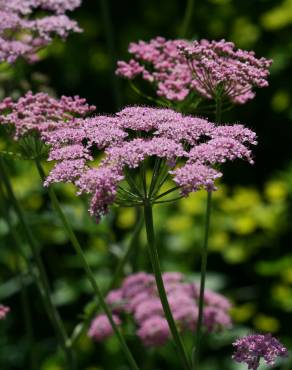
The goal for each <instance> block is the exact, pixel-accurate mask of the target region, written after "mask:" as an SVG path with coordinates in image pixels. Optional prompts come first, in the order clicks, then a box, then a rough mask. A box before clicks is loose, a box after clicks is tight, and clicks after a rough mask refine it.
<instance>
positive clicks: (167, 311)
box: [144, 199, 190, 370]
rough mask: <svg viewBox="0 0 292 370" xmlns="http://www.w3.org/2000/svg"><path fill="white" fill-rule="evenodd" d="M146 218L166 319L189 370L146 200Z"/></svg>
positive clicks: (148, 204)
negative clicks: (162, 272) (173, 314)
mask: <svg viewBox="0 0 292 370" xmlns="http://www.w3.org/2000/svg"><path fill="white" fill-rule="evenodd" d="M144 218H145V226H146V233H147V240H148V250H149V255H150V260H151V264H152V268H153V271H154V275H155V280H156V285H157V289H158V294H159V297H160V300H161V304H162V307H163V310H164V314H165V317H166V319H167V322H168V325H169V329H170V331H171V334H172V336H173V339H174V342H175V345H176V347H177V351H178V353H179V356H180V358H181V361H182V364H183V367H184V369H185V370H189V369H190V361H189V359H188V356H187V354H186V351H185V348H184V345H183V342H182V339H181V337H180V335H179V332H178V330H177V327H176V324H175V321H174V319H173V316H172V313H171V309H170V306H169V303H168V299H167V295H166V291H165V288H164V283H163V279H162V274H161V267H160V262H159V256H158V252H157V248H156V244H155V235H154V226H153V215H152V205H151V203H150V202H149V200H147V199H145V203H144Z"/></svg>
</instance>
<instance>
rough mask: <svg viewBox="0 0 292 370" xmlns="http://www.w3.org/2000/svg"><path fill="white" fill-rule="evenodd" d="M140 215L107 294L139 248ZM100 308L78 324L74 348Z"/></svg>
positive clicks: (92, 310) (72, 337)
mask: <svg viewBox="0 0 292 370" xmlns="http://www.w3.org/2000/svg"><path fill="white" fill-rule="evenodd" d="M138 213H139V218H138V222H137V224H136V227H135V229H134V231H133V234H132V238H131V240H130V243H129V245H128V247H127V250H126V252H125V254H124V256H123V257H122V259H121V260H120V261H119V263H118V266H117V268H116V270H115V272H114V276H113V278H112V280H111V282H110V284H109V286H108V288H107V289H106V292H109V291H110V290H111V289H113V288H114V287H115V286H116V283H117V281H118V280H119V279H120V277H121V275H122V272H123V269H124V267H125V265H126V263H127V262H128V261H129V258H130V256H131V255H132V254H133V252H134V251H135V250H136V248H137V245H136V244H137V239H138V236H139V234H140V231H141V229H142V226H143V217H142V215H141V214H140V212H138ZM98 307H99V304H98V302H96V303H95V305H94V306H93V307H92V309H91V314H89V315H88V317H87V318H86V319H85V320H84V321H83V322H82V324H78V325H77V326H76V328H75V329H74V330H73V334H72V336H71V340H72V346H74V345H75V344H76V343H77V342H78V340H79V338H80V337H81V335H82V334H83V333H84V332H85V330H86V328H87V327H88V325H89V323H90V321H91V320H92V317H93V314H94V313H95V312H96V310H97V309H98Z"/></svg>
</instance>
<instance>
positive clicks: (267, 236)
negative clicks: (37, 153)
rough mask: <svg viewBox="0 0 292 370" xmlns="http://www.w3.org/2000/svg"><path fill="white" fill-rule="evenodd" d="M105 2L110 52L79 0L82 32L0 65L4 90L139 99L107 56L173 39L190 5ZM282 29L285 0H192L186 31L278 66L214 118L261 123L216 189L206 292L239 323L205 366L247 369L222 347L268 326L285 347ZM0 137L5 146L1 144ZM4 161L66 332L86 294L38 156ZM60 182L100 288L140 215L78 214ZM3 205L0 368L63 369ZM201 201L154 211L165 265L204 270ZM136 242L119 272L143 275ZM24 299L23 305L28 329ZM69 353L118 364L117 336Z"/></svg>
mask: <svg viewBox="0 0 292 370" xmlns="http://www.w3.org/2000/svg"><path fill="white" fill-rule="evenodd" d="M107 4H108V7H109V11H110V15H111V19H112V23H113V39H114V43H115V51H114V55H113V54H112V53H111V50H110V49H109V48H108V44H107V37H106V30H105V22H104V18H103V14H102V9H101V7H100V2H98V1H92V0H84V2H83V6H82V7H81V8H80V9H78V10H77V11H76V12H75V13H74V17H75V18H76V19H78V21H79V22H80V25H81V26H82V28H83V29H84V32H83V33H82V34H78V35H72V36H71V37H70V38H69V39H68V41H66V42H65V43H63V42H61V41H58V40H56V41H55V42H54V43H53V44H52V45H51V46H50V47H49V48H47V49H46V50H45V51H42V52H41V55H42V60H41V61H40V62H39V63H37V64H36V65H33V66H28V65H26V64H25V63H23V62H18V63H17V64H16V65H15V66H13V67H9V66H6V65H2V66H0V81H1V84H0V94H1V95H2V96H4V95H7V94H10V95H13V96H15V97H17V96H19V94H21V93H22V92H23V91H26V90H27V89H30V88H31V89H33V90H35V91H36V90H43V91H49V92H52V93H55V94H56V95H61V94H66V95H75V94H78V95H80V96H83V97H85V98H87V99H88V100H89V102H90V103H92V104H95V105H96V106H97V110H98V112H114V111H115V110H116V109H118V108H119V107H121V106H124V105H128V104H147V102H146V101H143V100H141V98H140V97H139V96H137V95H135V93H134V92H133V91H132V90H131V88H130V87H129V85H128V83H127V82H126V81H123V80H118V79H117V78H116V77H115V75H114V68H115V60H116V59H117V58H118V59H127V58H128V56H127V46H128V44H129V42H131V41H137V40H140V39H143V40H148V39H150V38H152V37H155V36H158V35H160V36H165V37H167V38H176V37H178V36H179V34H180V31H181V25H182V19H183V16H184V11H185V6H186V2H185V1H181V0H147V1H146V0H139V1H137V0H136V1H134V0H128V1H124V2H118V1H114V0H111V1H107ZM291 25H292V1H291V0H275V1H273V0H245V1H241V0H204V1H200V0H196V1H195V5H194V13H193V16H192V20H191V25H190V28H189V31H188V35H187V36H188V37H189V38H193V39H196V38H208V39H220V38H225V39H227V40H232V41H234V42H235V43H236V45H237V46H238V47H241V48H246V49H253V50H255V51H256V54H257V55H258V56H265V57H268V58H272V59H273V60H274V63H273V66H272V70H271V78H270V87H269V88H267V89H263V90H260V91H258V92H257V96H256V98H255V99H254V100H253V101H252V102H250V103H248V104H246V105H244V106H237V107H235V108H234V109H233V111H232V112H230V113H228V114H226V115H225V116H224V119H223V121H225V122H242V123H244V124H246V125H248V126H249V127H251V128H253V129H254V130H256V132H257V133H258V136H259V145H258V147H257V148H256V151H255V158H256V164H255V165H254V166H253V167H250V166H248V165H246V164H242V163H233V164H231V165H227V166H225V168H224V174H225V176H224V180H223V183H221V184H219V190H218V192H216V195H215V201H214V206H213V217H212V230H211V240H210V258H209V274H208V279H207V280H208V285H209V286H210V287H211V288H213V289H215V290H219V291H221V292H222V293H224V294H226V295H227V296H228V297H229V298H230V299H231V300H232V302H233V303H234V308H233V311H232V315H233V319H234V323H235V328H234V329H233V330H231V331H230V332H228V333H225V334H222V335H214V336H213V337H211V338H209V339H208V340H206V349H205V353H204V361H203V366H202V370H217V369H223V368H224V369H226V370H235V369H238V370H239V369H242V367H240V366H239V365H235V364H233V363H232V361H231V360H230V355H231V353H232V348H231V345H230V343H231V341H232V340H233V339H234V338H235V337H236V336H237V335H239V334H242V333H246V332H253V331H260V332H261V331H264V332H265V331H270V332H272V333H274V334H275V335H276V336H278V337H280V338H281V340H282V341H283V342H284V343H285V344H286V345H287V346H288V347H289V348H290V349H291V348H292V338H291V325H292V319H291V316H292V252H291V234H292V229H291V216H292V214H291V200H292V156H291V150H292V149H291V143H292V122H291V120H292V107H291V99H292V96H291V84H292V64H291V59H292V38H291ZM115 87H116V88H115ZM0 145H1V148H4V147H5V148H6V149H7V142H4V139H3V138H2V139H1V141H0ZM9 145H10V144H9ZM8 161H9V165H10V166H9V169H10V173H11V176H12V177H13V185H14V188H15V191H16V193H17V196H18V198H19V199H20V200H21V203H22V205H23V207H24V209H25V212H26V217H27V219H28V221H29V223H30V224H31V226H32V228H33V230H34V232H35V235H36V239H37V241H38V244H39V246H40V248H41V251H42V255H43V257H44V260H45V264H46V268H47V270H48V271H49V275H50V280H51V282H52V288H53V290H54V299H55V302H56V304H57V305H58V308H59V310H60V312H61V315H62V317H63V318H64V320H65V323H66V327H67V329H68V330H69V331H72V330H73V328H74V327H75V325H76V324H77V323H78V322H80V321H82V319H83V318H84V317H86V315H87V314H88V312H90V309H91V305H90V302H91V301H92V292H91V289H90V287H89V285H88V284H87V281H86V279H85V277H84V274H83V271H82V269H81V266H80V264H79V262H78V259H76V257H75V256H74V253H73V252H72V249H71V247H70V243H69V242H68V239H67V236H66V234H65V233H64V231H63V230H62V227H61V225H60V222H59V220H58V218H57V217H56V215H55V213H54V212H53V210H52V209H51V205H50V202H49V199H48V196H47V194H46V190H45V189H44V188H43V187H42V186H41V181H40V179H39V177H38V175H37V172H36V170H35V168H34V167H33V164H32V163H30V161H23V160H15V159H11V158H8ZM56 190H57V192H58V195H59V198H61V201H62V205H63V208H64V210H65V212H66V214H67V215H68V217H69V218H70V220H71V222H72V224H73V226H74V229H75V231H76V233H77V235H78V238H79V239H80V241H81V242H82V244H83V246H84V248H85V249H86V254H87V258H88V261H89V262H90V265H91V266H92V268H93V269H94V271H95V273H96V278H97V279H98V280H99V282H100V283H101V285H102V286H103V287H104V289H106V287H107V284H108V283H109V281H110V278H111V276H112V274H113V271H114V270H115V267H116V266H117V264H118V261H119V259H120V258H121V257H122V256H123V253H124V252H125V248H126V245H127V243H128V240H129V238H130V235H131V230H132V229H133V226H134V225H135V223H136V220H137V214H136V213H135V210H132V209H113V210H112V212H111V214H110V215H109V216H108V217H107V218H105V219H104V220H103V221H102V223H101V224H100V225H95V223H94V221H93V220H91V219H90V218H89V216H88V214H87V211H86V199H81V198H77V197H76V196H75V194H74V189H73V188H72V187H70V186H57V187H56ZM0 206H1V211H2V212H1V218H0V279H1V285H0V302H3V303H5V304H8V305H9V306H11V308H12V311H11V313H10V314H9V316H8V319H7V320H6V321H5V322H1V325H0V368H1V369H3V370H4V369H5V370H14V369H21V370H24V369H31V363H32V362H31V358H30V355H29V353H30V352H31V351H30V349H31V348H33V354H34V357H35V358H33V360H35V361H37V363H38V365H37V366H38V367H36V368H37V369H38V368H39V369H42V370H61V369H62V370H64V369H65V367H64V366H63V365H62V357H61V354H60V353H59V352H58V350H57V346H56V341H55V339H54V333H53V331H52V329H51V327H50V324H49V322H48V320H47V317H46V314H45V311H44V309H43V307H42V303H41V301H40V299H39V297H38V293H37V289H36V287H35V286H34V284H33V282H32V280H31V278H30V276H29V274H28V272H27V267H26V265H25V264H24V262H23V259H22V258H21V256H20V254H19V251H18V250H17V249H16V246H15V243H14V241H13V239H12V238H11V234H10V233H9V229H8V226H7V222H6V220H7V213H6V211H8V212H9V214H10V217H11V219H12V222H13V226H14V228H15V230H16V231H17V233H19V236H20V238H21V241H22V248H23V250H27V245H26V241H25V238H23V237H22V234H21V232H20V228H19V225H18V221H17V217H16V216H15V214H14V213H13V210H12V209H11V207H10V205H9V204H7V202H6V201H5V199H3V197H2V198H0ZM204 207H205V193H204V192H199V193H196V194H194V195H192V196H191V197H189V198H187V199H185V200H182V201H180V202H179V203H177V204H175V205H171V206H169V205H168V206H166V205H164V206H162V205H161V206H157V208H156V209H155V222H156V227H157V235H158V240H159V250H160V255H161V258H162V264H163V268H164V270H177V271H182V272H185V273H187V274H189V275H191V276H192V277H193V278H194V279H198V278H199V274H198V272H199V256H200V254H199V253H200V246H201V241H202V227H203V223H204ZM145 243H146V240H145V235H144V233H142V235H141V238H140V242H139V245H137V249H136V251H135V254H134V255H133V256H132V258H131V262H132V263H131V264H129V265H128V266H126V269H125V273H129V272H131V271H132V270H133V269H134V270H149V261H148V256H147V253H146V250H145ZM21 287H22V288H21ZM24 288H25V289H24ZM25 307H26V308H27V309H28V310H29V312H30V315H29V316H30V317H31V323H30V325H29V324H28V321H27V320H26V319H25V317H28V316H27V312H26V309H25ZM128 339H129V343H130V345H131V347H132V348H133V350H134V352H135V353H136V356H137V358H138V362H139V361H140V363H141V365H143V366H144V367H143V369H145V370H146V369H152V370H154V369H178V368H179V364H178V363H177V359H176V356H175V353H174V351H173V348H172V346H171V344H168V345H167V346H165V347H164V348H162V349H159V350H158V351H149V350H146V351H145V349H143V348H142V346H141V344H140V343H139V342H138V341H137V340H136V339H135V338H134V337H132V336H131V333H130V331H129V333H128ZM186 340H189V341H190V340H191V338H187V339H186ZM76 350H77V353H78V361H79V368H80V369H82V370H83V369H84V370H102V369H107V370H110V369H114V370H116V369H117V370H119V369H120V370H122V369H127V365H126V361H125V360H124V357H123V355H122V354H121V351H120V349H119V345H118V343H117V342H116V340H115V339H114V338H112V339H110V340H108V341H107V342H106V343H104V344H102V345H96V344H93V343H92V342H91V341H90V340H88V338H87V337H86V335H83V336H82V337H81V338H80V340H79V341H78V342H77V344H76ZM146 358H147V359H148V360H145V359H146ZM279 368H281V369H282V370H284V369H285V370H288V369H291V368H292V362H291V361H290V360H289V359H288V362H286V363H285V364H283V365H281V366H280V367H279ZM67 370H68V369H67Z"/></svg>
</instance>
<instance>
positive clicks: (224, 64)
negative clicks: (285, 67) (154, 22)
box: [116, 37, 272, 104]
mask: <svg viewBox="0 0 292 370" xmlns="http://www.w3.org/2000/svg"><path fill="white" fill-rule="evenodd" d="M128 50H129V53H130V54H132V55H133V58H132V59H130V61H129V62H124V61H119V62H118V68H117V70H116V73H117V74H118V75H119V76H122V77H125V78H127V79H130V80H132V79H134V78H135V77H137V76H141V77H142V78H143V79H144V80H146V81H148V82H150V83H151V84H152V85H153V86H154V88H155V90H156V92H157V95H158V96H161V97H164V98H166V99H168V100H171V101H182V100H184V99H186V98H187V97H188V96H189V95H190V94H191V93H192V92H193V93H195V94H198V95H200V96H202V97H203V98H206V99H215V100H216V99H218V98H220V99H222V100H223V101H224V100H228V101H231V102H232V103H236V104H243V103H246V102H247V101H248V100H250V99H252V98H253V97H254V95H255V92H254V88H255V87H266V86H268V82H267V77H268V75H269V67H270V65H271V63H272V61H271V60H267V59H265V58H260V59H258V58H256V57H255V54H254V52H252V51H245V50H241V49H235V45H234V44H233V43H232V42H226V41H225V40H220V41H208V40H200V41H194V42H189V41H186V40H166V39H164V38H163V37H157V38H155V39H152V40H150V41H149V42H145V41H139V42H138V43H130V45H129V49H128Z"/></svg>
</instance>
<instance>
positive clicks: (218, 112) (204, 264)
mask: <svg viewBox="0 0 292 370" xmlns="http://www.w3.org/2000/svg"><path fill="white" fill-rule="evenodd" d="M221 110H222V100H221V99H220V97H218V98H217V99H216V109H215V122H216V123H220V122H221V114H222V111H221ZM211 207H212V192H211V191H208V195H207V205H206V220H205V234H204V241H203V246H202V254H201V281H200V296H199V303H198V305H199V313H198V322H197V328H196V337H195V346H194V348H193V351H192V370H198V369H199V355H200V345H201V340H202V326H203V315H204V292H205V280H206V271H207V259H208V239H209V229H210V218H211Z"/></svg>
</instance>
